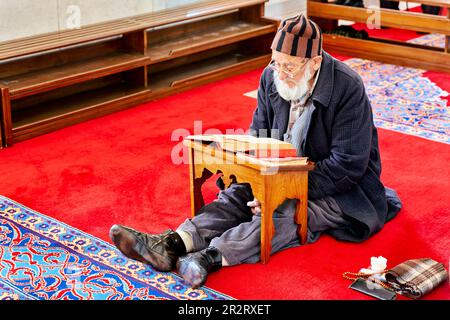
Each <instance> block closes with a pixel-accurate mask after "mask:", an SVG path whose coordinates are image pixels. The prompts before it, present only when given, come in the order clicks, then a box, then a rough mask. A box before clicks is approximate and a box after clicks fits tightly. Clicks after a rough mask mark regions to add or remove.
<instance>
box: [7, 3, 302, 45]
mask: <svg viewBox="0 0 450 320" xmlns="http://www.w3.org/2000/svg"><path fill="white" fill-rule="evenodd" d="M197 1H199V0H0V41H6V40H11V39H16V38H21V37H26V36H32V35H36V34H41V33H47V32H54V31H58V30H64V29H67V28H73V27H75V26H76V24H77V23H78V22H79V23H81V25H87V24H92V23H97V22H102V21H107V20H112V19H119V18H123V17H127V16H133V15H137V14H142V13H146V12H151V11H156V10H161V9H166V8H171V7H174V6H179V5H183V4H188V3H192V2H197ZM305 2H306V0H270V1H269V2H268V3H267V4H266V7H267V11H268V13H269V15H272V16H280V15H282V14H283V13H286V12H290V11H293V10H295V9H296V8H304V7H305V4H304V3H305Z"/></svg>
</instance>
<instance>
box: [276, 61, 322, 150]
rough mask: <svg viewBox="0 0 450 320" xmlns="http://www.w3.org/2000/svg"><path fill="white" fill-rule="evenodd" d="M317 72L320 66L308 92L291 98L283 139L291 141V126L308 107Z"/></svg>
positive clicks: (317, 75) (318, 72)
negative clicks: (295, 98)
mask: <svg viewBox="0 0 450 320" xmlns="http://www.w3.org/2000/svg"><path fill="white" fill-rule="evenodd" d="M319 74H320V68H319V69H318V70H317V72H316V76H315V79H314V83H313V85H312V87H311V89H310V90H308V92H307V93H306V94H305V95H304V96H303V97H301V98H300V99H297V100H291V108H290V113H289V122H288V126H287V131H286V134H285V136H284V140H285V141H288V142H291V132H292V128H293V127H294V124H295V122H296V121H297V119H299V118H300V116H301V115H302V114H303V112H304V111H305V109H306V108H308V106H309V104H308V103H307V102H308V100H309V98H310V97H311V95H312V92H313V91H314V88H315V87H316V84H317V80H318V79H319Z"/></svg>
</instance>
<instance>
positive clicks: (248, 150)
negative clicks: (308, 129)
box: [185, 134, 307, 164]
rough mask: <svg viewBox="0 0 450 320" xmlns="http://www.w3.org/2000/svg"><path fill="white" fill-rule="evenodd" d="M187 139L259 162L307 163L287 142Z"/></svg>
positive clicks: (232, 137)
mask: <svg viewBox="0 0 450 320" xmlns="http://www.w3.org/2000/svg"><path fill="white" fill-rule="evenodd" d="M185 139H188V140H195V141H201V142H203V143H208V144H211V143H213V144H214V145H215V147H217V148H220V149H222V150H226V151H231V152H235V153H238V154H239V156H240V157H241V158H242V157H245V158H248V160H249V161H251V160H252V159H258V160H259V161H269V162H290V163H291V162H293V161H295V164H300V163H306V162H307V158H303V157H297V150H296V149H295V147H294V146H293V145H292V144H290V143H288V142H285V141H281V140H278V139H273V138H260V137H254V136H250V135H239V134H228V135H226V134H209V135H191V136H187V137H186V138H185Z"/></svg>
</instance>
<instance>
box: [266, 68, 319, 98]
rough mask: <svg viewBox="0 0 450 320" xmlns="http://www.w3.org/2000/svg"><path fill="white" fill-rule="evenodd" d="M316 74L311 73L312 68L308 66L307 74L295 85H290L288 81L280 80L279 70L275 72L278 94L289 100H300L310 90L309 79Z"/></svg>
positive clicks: (274, 78)
mask: <svg viewBox="0 0 450 320" xmlns="http://www.w3.org/2000/svg"><path fill="white" fill-rule="evenodd" d="M313 76H314V74H311V71H310V68H308V67H306V70H305V74H304V75H303V77H302V78H301V79H300V80H298V81H297V83H296V84H295V86H293V87H289V86H288V85H287V83H286V82H284V81H282V80H280V77H279V75H278V72H276V71H274V72H273V80H274V82H275V87H276V88H277V91H278V94H279V95H280V96H281V97H282V98H283V99H284V100H287V101H291V100H298V99H300V98H302V97H304V96H305V95H306V93H307V92H308V91H309V89H310V88H309V84H308V82H309V80H311V78H312V77H313Z"/></svg>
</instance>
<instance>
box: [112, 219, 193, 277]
mask: <svg viewBox="0 0 450 320" xmlns="http://www.w3.org/2000/svg"><path fill="white" fill-rule="evenodd" d="M109 237H110V238H111V241H112V242H114V244H115V245H116V247H117V248H118V249H119V250H120V251H121V252H122V253H123V254H124V255H125V256H127V257H128V258H130V259H133V260H137V261H141V262H143V263H145V264H150V265H152V266H153V267H154V268H155V269H156V270H158V271H170V270H172V269H173V268H174V267H175V263H176V261H177V259H178V257H180V256H182V255H185V254H186V247H185V245H184V242H183V240H182V239H181V237H180V235H179V234H178V233H176V232H174V231H173V230H167V231H166V232H164V233H162V234H146V233H142V232H139V231H136V230H134V229H131V228H128V227H125V226H120V225H116V224H115V225H113V226H112V227H111V229H110V231H109Z"/></svg>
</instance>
